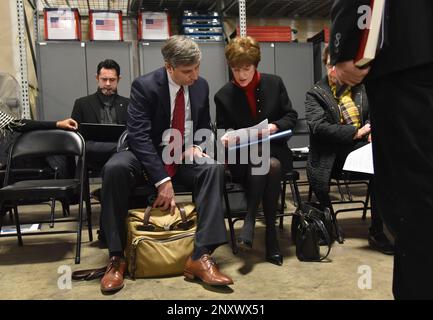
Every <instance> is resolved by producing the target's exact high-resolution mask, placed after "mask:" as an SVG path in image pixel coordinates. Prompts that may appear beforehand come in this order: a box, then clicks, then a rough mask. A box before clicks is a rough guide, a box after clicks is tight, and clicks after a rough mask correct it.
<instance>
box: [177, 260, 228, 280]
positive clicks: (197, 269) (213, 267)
mask: <svg viewBox="0 0 433 320" xmlns="http://www.w3.org/2000/svg"><path fill="white" fill-rule="evenodd" d="M183 274H184V276H185V278H188V279H191V280H192V279H194V278H200V279H201V281H203V282H204V283H206V284H210V285H213V286H227V285H229V284H233V280H232V279H231V278H230V277H228V276H226V275H224V274H223V273H221V272H220V271H219V269H218V266H217V264H216V262H215V260H214V259H213V258H212V257H211V256H210V255H208V254H204V255H202V256H201V257H200V259H197V260H192V258H191V257H189V258H188V260H187V261H186V264H185V269H184V271H183Z"/></svg>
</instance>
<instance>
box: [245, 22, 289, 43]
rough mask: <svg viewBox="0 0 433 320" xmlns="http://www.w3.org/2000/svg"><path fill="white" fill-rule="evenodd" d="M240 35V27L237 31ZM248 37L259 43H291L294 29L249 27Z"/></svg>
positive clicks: (284, 27) (285, 27)
mask: <svg viewBox="0 0 433 320" xmlns="http://www.w3.org/2000/svg"><path fill="white" fill-rule="evenodd" d="M236 34H237V35H239V34H240V32H239V27H237V29H236ZM247 35H248V36H251V37H253V38H254V39H256V40H257V41H259V42H290V41H292V28H290V27H287V26H247Z"/></svg>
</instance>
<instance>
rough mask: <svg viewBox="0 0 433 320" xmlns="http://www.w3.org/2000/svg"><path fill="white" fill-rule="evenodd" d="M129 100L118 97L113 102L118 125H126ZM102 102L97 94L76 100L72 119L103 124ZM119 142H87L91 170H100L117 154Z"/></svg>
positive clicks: (79, 121)
mask: <svg viewBox="0 0 433 320" xmlns="http://www.w3.org/2000/svg"><path fill="white" fill-rule="evenodd" d="M128 104H129V99H128V98H125V97H122V96H119V95H116V97H115V98H114V101H113V106H114V110H115V112H116V123H117V124H126V120H127V118H128V112H127V108H128ZM102 108H103V105H102V102H101V100H100V99H99V98H98V95H97V93H94V94H91V95H89V96H86V97H82V98H79V99H77V100H75V104H74V109H73V110H72V114H71V118H72V119H74V120H75V121H77V122H78V124H80V123H83V122H85V123H101V109H102ZM116 149H117V142H99V141H86V152H87V162H88V164H89V166H90V168H92V169H95V170H100V169H101V168H102V166H103V165H104V164H105V163H106V162H107V160H108V159H109V158H110V157H111V155H112V154H114V153H115V152H116Z"/></svg>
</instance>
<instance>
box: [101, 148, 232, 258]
mask: <svg viewBox="0 0 433 320" xmlns="http://www.w3.org/2000/svg"><path fill="white" fill-rule="evenodd" d="M142 182H143V173H142V168H141V164H140V162H139V161H138V159H137V158H136V157H135V155H134V154H133V153H132V152H131V151H122V152H119V153H116V154H114V155H113V156H112V157H111V158H110V160H109V161H108V162H107V163H106V164H105V166H104V168H103V171H102V193H101V220H102V225H103V229H104V233H105V237H106V240H107V245H108V250H109V251H110V253H113V252H122V251H123V250H124V248H125V244H126V243H125V242H126V222H125V219H126V217H127V214H128V198H129V196H130V195H131V192H132V191H133V189H134V187H135V186H137V185H138V184H139V183H142ZM173 182H174V183H176V182H179V183H181V184H183V185H185V186H187V187H190V188H191V189H192V190H193V193H194V197H195V204H196V207H197V213H198V221H197V232H196V236H195V245H196V246H197V247H212V248H216V247H217V246H218V245H221V244H223V243H226V242H227V236H226V228H225V223H224V211H223V208H222V203H223V202H222V194H223V183H224V167H223V166H222V165H221V164H217V163H215V162H214V160H212V159H209V161H208V163H206V164H200V165H198V164H182V165H179V166H178V168H177V173H176V175H175V177H174V179H173Z"/></svg>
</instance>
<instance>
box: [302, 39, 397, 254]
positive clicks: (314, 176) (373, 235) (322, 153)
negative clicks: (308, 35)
mask: <svg viewBox="0 0 433 320" xmlns="http://www.w3.org/2000/svg"><path fill="white" fill-rule="evenodd" d="M323 63H324V64H325V65H326V69H327V72H328V75H327V76H326V77H325V78H324V79H322V80H321V81H319V82H318V83H316V85H315V86H314V88H312V89H311V90H310V91H309V92H308V93H307V100H306V102H305V108H306V110H305V116H306V118H307V122H308V126H309V128H310V134H311V142H310V143H311V145H310V153H309V158H308V162H307V174H308V180H309V182H310V185H311V188H312V190H313V191H314V193H315V195H316V197H317V199H318V200H319V201H320V204H321V205H322V206H323V207H329V208H331V209H332V205H331V200H330V198H329V194H328V193H329V183H330V180H331V178H332V177H334V178H335V177H338V176H339V175H340V173H341V172H342V169H343V165H344V162H345V159H346V157H347V155H348V154H349V153H350V152H352V151H353V150H355V149H358V148H360V147H362V146H364V145H366V144H367V143H368V142H369V141H370V140H371V138H370V124H369V123H368V121H367V119H368V116H369V113H368V101H367V96H366V92H365V88H364V86H363V85H357V86H355V87H345V88H343V89H344V90H342V91H343V92H341V94H340V95H339V92H338V91H339V90H338V83H337V79H336V78H335V74H334V71H333V67H332V66H331V65H330V57H329V49H328V47H326V48H325V50H324V53H323ZM370 189H371V227H370V230H369V234H368V242H369V244H370V246H371V247H372V248H373V249H375V250H378V251H380V252H382V253H385V254H393V252H394V248H393V246H392V244H391V243H390V241H389V240H388V238H387V237H386V235H385V233H384V232H383V222H382V219H381V216H380V214H379V213H378V212H377V210H376V203H375V192H374V184H373V179H371V180H370Z"/></svg>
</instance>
